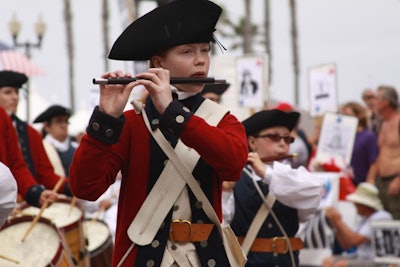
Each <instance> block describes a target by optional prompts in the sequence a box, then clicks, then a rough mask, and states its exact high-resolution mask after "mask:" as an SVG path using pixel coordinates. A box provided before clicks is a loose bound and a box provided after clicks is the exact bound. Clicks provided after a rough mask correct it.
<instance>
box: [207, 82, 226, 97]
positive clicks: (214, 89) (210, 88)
mask: <svg viewBox="0 0 400 267" xmlns="http://www.w3.org/2000/svg"><path fill="white" fill-rule="evenodd" d="M230 85H231V84H230V83H209V84H206V85H205V86H204V88H203V91H201V93H202V94H205V93H214V94H217V95H222V94H223V93H225V91H226V90H227V89H228V88H229V86H230Z"/></svg>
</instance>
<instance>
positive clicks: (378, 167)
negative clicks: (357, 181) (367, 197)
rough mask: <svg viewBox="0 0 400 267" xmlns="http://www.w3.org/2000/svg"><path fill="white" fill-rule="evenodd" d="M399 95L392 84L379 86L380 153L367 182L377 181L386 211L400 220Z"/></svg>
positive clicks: (377, 106) (377, 100)
mask: <svg viewBox="0 0 400 267" xmlns="http://www.w3.org/2000/svg"><path fill="white" fill-rule="evenodd" d="M398 101H399V100H398V95H397V91H396V89H395V88H394V87H392V86H379V87H378V89H377V95H376V110H377V112H378V113H379V115H380V116H381V117H382V125H381V129H380V131H379V135H378V146H379V154H378V158H377V160H376V161H375V163H374V164H373V165H372V166H371V168H370V171H369V172H368V177H367V181H368V182H370V183H372V184H376V186H377V187H378V189H379V197H380V199H381V201H382V203H383V207H384V208H385V210H387V211H389V212H390V213H391V214H392V216H393V218H394V219H396V220H399V219H400V204H399V203H400V114H399V112H398Z"/></svg>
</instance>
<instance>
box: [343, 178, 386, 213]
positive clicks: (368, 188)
mask: <svg viewBox="0 0 400 267" xmlns="http://www.w3.org/2000/svg"><path fill="white" fill-rule="evenodd" d="M378 193H379V191H378V188H377V187H376V186H375V185H373V184H370V183H360V184H359V185H358V186H357V189H356V191H355V192H354V193H352V194H349V195H347V197H346V199H347V200H349V201H351V202H354V203H358V204H362V205H365V206H368V207H370V208H373V209H375V210H381V209H383V206H382V202H381V200H380V199H379V197H378Z"/></svg>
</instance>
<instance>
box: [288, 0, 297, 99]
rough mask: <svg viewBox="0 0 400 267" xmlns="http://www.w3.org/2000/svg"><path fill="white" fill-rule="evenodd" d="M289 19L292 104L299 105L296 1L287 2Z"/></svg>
mask: <svg viewBox="0 0 400 267" xmlns="http://www.w3.org/2000/svg"><path fill="white" fill-rule="evenodd" d="M289 3H290V15H291V16H290V18H291V35H292V54H293V72H294V103H295V104H296V105H298V104H299V52H298V44H297V41H298V40H297V15H296V1H295V0H289Z"/></svg>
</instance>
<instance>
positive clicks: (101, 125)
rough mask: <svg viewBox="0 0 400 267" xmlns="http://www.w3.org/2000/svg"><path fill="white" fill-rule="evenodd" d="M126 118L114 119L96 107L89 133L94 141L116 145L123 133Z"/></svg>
mask: <svg viewBox="0 0 400 267" xmlns="http://www.w3.org/2000/svg"><path fill="white" fill-rule="evenodd" d="M124 122H125V117H124V115H121V117H119V118H118V119H117V118H114V117H113V116H110V115H108V114H106V113H104V112H101V111H100V110H99V107H98V106H96V107H95V109H94V111H93V114H92V117H91V118H90V121H89V125H88V127H87V128H86V131H87V133H88V134H89V135H90V136H91V137H93V138H94V139H97V140H99V141H100V142H103V143H106V144H115V143H117V142H118V139H119V137H120V135H121V132H122V127H123V126H124Z"/></svg>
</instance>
